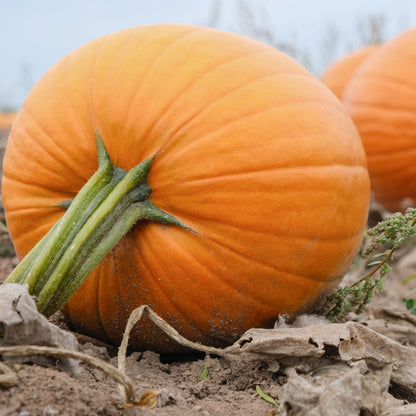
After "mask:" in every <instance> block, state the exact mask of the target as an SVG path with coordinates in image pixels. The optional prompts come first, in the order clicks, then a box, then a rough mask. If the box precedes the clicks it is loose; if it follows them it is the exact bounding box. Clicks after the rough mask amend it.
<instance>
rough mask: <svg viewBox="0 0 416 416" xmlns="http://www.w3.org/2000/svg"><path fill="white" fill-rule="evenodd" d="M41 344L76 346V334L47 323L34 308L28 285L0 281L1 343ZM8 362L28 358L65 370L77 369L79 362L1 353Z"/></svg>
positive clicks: (26, 359)
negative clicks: (0, 283) (8, 355)
mask: <svg viewBox="0 0 416 416" xmlns="http://www.w3.org/2000/svg"><path fill="white" fill-rule="evenodd" d="M13 345H41V346H49V347H59V348H65V349H68V350H73V351H74V350H76V349H77V346H78V343H77V340H76V338H75V336H74V335H73V334H72V333H70V332H68V331H64V330H62V329H60V328H58V327H57V326H56V325H54V324H52V323H50V322H49V321H48V320H47V319H46V318H45V317H44V316H43V315H41V314H40V313H39V312H38V311H37V309H36V304H35V301H34V300H33V298H32V297H31V296H30V295H29V293H28V290H27V287H25V286H22V285H19V284H14V283H8V284H2V285H0V346H13ZM4 360H7V361H11V362H14V363H16V362H22V361H23V362H31V363H36V364H40V365H54V366H55V365H58V366H60V367H61V368H62V369H64V370H65V371H67V372H70V373H75V372H77V371H78V362H77V361H75V360H73V359H70V358H64V359H61V360H60V361H58V362H57V360H56V359H55V358H49V357H47V356H39V355H31V356H24V357H6V356H5V357H4Z"/></svg>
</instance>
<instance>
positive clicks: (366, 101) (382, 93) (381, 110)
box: [344, 30, 416, 211]
mask: <svg viewBox="0 0 416 416" xmlns="http://www.w3.org/2000/svg"><path fill="white" fill-rule="evenodd" d="M415 74H416V30H411V31H408V32H406V33H403V34H402V35H401V36H399V37H397V38H396V39H394V40H393V41H391V42H389V43H387V44H386V45H384V46H383V47H381V48H379V50H377V51H376V52H375V53H374V54H372V55H371V56H370V57H369V58H368V59H367V60H366V61H365V62H364V63H363V64H362V65H361V66H360V68H359V69H358V70H357V72H356V74H355V75H354V77H353V79H352V80H351V82H350V84H349V85H348V87H347V88H346V91H345V94H344V103H345V105H346V108H347V110H348V112H349V113H350V114H351V116H352V118H353V120H354V122H355V125H356V126H357V128H358V130H359V132H360V135H361V138H362V140H363V143H364V148H365V150H366V153H367V159H368V168H369V172H370V177H371V184H372V188H373V190H374V195H375V198H376V200H377V201H378V202H380V203H381V204H382V205H384V206H385V207H386V208H387V209H388V210H390V211H401V210H403V209H404V208H405V207H407V206H415V204H416V163H415V161H416V78H415Z"/></svg>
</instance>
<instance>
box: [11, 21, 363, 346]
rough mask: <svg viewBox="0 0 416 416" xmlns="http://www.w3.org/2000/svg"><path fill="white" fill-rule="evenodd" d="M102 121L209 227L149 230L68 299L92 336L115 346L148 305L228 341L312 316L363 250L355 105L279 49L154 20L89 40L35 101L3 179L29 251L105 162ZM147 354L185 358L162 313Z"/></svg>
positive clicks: (174, 199)
mask: <svg viewBox="0 0 416 416" xmlns="http://www.w3.org/2000/svg"><path fill="white" fill-rule="evenodd" d="M96 128H97V129H98V131H99V132H100V134H101V136H102V138H103V140H104V143H105V145H106V147H107V149H108V150H109V154H110V156H111V159H112V160H113V162H114V163H115V164H116V165H117V166H120V167H122V168H123V169H129V168H131V167H132V166H134V165H135V164H137V163H139V162H141V161H142V160H144V159H145V158H148V157H151V156H153V155H154V154H155V153H157V157H156V159H155V161H154V162H153V165H152V168H151V171H150V174H149V178H148V183H149V185H150V186H151V188H152V190H153V191H152V193H151V195H150V199H151V201H153V203H154V204H155V205H157V206H158V207H159V208H161V209H163V210H165V211H167V212H169V213H170V214H172V215H174V216H175V217H177V218H179V219H180V220H182V221H184V222H185V223H186V224H187V225H188V226H190V227H192V228H193V229H194V230H195V232H194V233H191V232H189V231H187V230H185V229H182V228H179V227H174V226H161V225H160V224H155V223H148V222H147V223H139V224H137V225H136V226H135V227H134V228H133V229H132V230H131V231H130V232H129V233H128V234H127V236H126V237H125V238H124V239H123V240H122V241H121V242H120V243H119V244H118V245H117V246H116V248H115V249H114V250H113V251H112V253H111V254H110V255H108V256H107V257H106V259H105V260H104V261H103V263H102V264H101V265H100V266H98V267H97V268H96V269H95V270H94V272H93V273H92V274H91V275H90V276H89V278H88V279H87V280H86V281H85V283H84V284H83V285H82V286H81V288H80V289H79V290H78V291H77V293H76V294H75V295H74V296H73V297H72V298H71V299H70V301H69V302H68V304H67V305H66V308H65V311H66V315H67V317H68V319H69V320H70V321H71V323H72V324H73V325H74V327H75V328H77V329H78V330H80V331H82V332H86V333H88V334H90V335H92V336H95V337H98V338H100V339H103V340H106V341H109V342H113V343H116V344H117V343H119V342H120V339H121V336H122V333H123V330H124V327H125V323H126V320H127V318H128V316H129V313H130V312H131V311H132V309H133V308H135V307H137V306H139V305H141V304H148V305H150V306H151V307H152V308H153V309H154V310H155V311H156V312H157V313H158V314H160V315H161V316H162V317H163V318H165V319H166V320H167V321H168V322H170V323H171V324H172V325H173V326H174V327H175V328H176V329H177V330H178V331H179V332H180V333H182V334H183V335H184V336H186V337H189V338H190V339H193V340H197V341H200V342H203V343H207V344H211V345H224V344H227V343H230V342H232V341H233V340H235V339H236V338H237V337H238V336H239V335H241V334H242V333H243V332H244V331H245V330H247V329H249V328H251V327H257V326H270V325H272V324H273V322H274V320H275V319H276V318H277V316H278V315H279V314H280V313H288V314H289V315H292V316H293V315H294V314H296V313H298V312H299V311H302V310H306V309H307V308H308V307H311V305H312V304H313V303H314V302H315V301H316V300H317V298H318V297H319V296H320V295H321V294H323V293H324V292H326V291H327V290H329V289H330V288H332V287H334V285H336V284H337V282H338V281H339V279H340V278H341V276H342V275H343V274H344V273H345V272H346V270H347V269H348V267H349V265H350V263H351V261H352V259H353V258H354V256H355V254H356V252H357V250H358V248H359V245H360V242H361V238H362V231H363V228H364V226H365V223H366V218H367V209H368V199H369V178H368V173H367V169H366V160H365V154H364V151H363V148H362V144H361V141H360V139H359V136H358V133H357V131H356V129H355V127H354V125H353V123H352V121H351V119H350V117H349V115H348V113H347V112H346V110H345V109H344V107H343V106H342V104H341V103H340V102H339V101H338V100H337V99H336V98H335V97H334V96H333V95H332V94H330V93H329V92H328V90H327V88H326V87H325V86H324V85H323V84H322V83H321V82H320V81H319V80H318V79H317V78H315V77H314V76H312V75H311V74H310V73H309V72H307V71H306V70H305V69H304V68H303V67H301V66H300V65H299V64H297V63H296V62H294V61H293V60H292V59H290V58H288V57H287V56H286V55H284V54H282V53H280V52H279V51H277V50H275V49H274V48H272V47H269V46H266V45H263V44H261V43H259V42H257V41H254V40H252V39H249V38H246V37H242V36H240V35H236V34H231V33H225V32H221V31H217V30H213V29H207V28H201V27H194V26H185V25H156V26H148V27H139V28H133V29H129V30H125V31H121V32H119V33H114V34H110V35H108V36H104V37H102V38H100V39H97V40H94V41H92V42H90V43H88V44H86V45H85V46H83V47H81V48H80V49H78V50H76V51H74V52H73V53H70V54H69V55H68V56H66V57H65V58H63V59H62V60H61V61H60V62H58V63H57V64H56V65H55V66H54V67H53V68H52V69H51V70H50V71H49V72H48V73H47V74H46V75H44V77H43V78H42V79H41V80H40V81H39V82H38V83H37V85H36V86H35V87H34V88H33V90H32V91H31V92H30V94H29V96H28V97H27V99H26V101H25V103H24V105H23V108H22V110H21V111H20V113H19V114H18V116H17V119H16V122H15V125H14V128H13V131H12V134H11V138H10V142H9V145H8V148H7V151H6V159H5V169H4V170H5V177H4V180H3V197H4V202H5V206H6V211H7V223H8V226H9V229H10V234H11V236H12V239H13V241H14V243H15V246H16V250H17V252H18V254H19V256H20V257H22V256H24V255H25V254H26V253H27V252H28V251H29V250H30V249H31V248H32V246H33V245H34V244H35V243H36V242H37V241H38V240H39V239H40V238H41V237H42V236H43V235H44V234H45V233H46V232H47V231H48V230H49V229H50V227H51V226H52V225H53V224H54V223H55V222H56V221H57V220H58V218H60V217H61V215H62V213H63V212H62V209H60V208H58V207H57V205H56V204H57V203H58V202H60V201H61V200H64V199H68V198H71V197H72V196H74V195H75V194H76V193H77V192H78V190H79V189H80V188H81V187H82V186H83V184H84V183H85V182H86V181H87V179H88V178H89V177H91V175H92V174H93V172H94V171H95V170H96V169H97V153H96V152H97V151H96V145H95V139H94V130H95V129H96ZM131 345H132V346H133V347H135V348H152V349H156V350H159V351H163V350H168V349H169V348H172V349H175V346H173V345H170V344H169V343H168V342H167V341H166V338H165V337H164V336H162V335H161V334H160V332H159V330H158V329H156V328H155V327H153V325H152V324H151V323H149V322H148V321H146V320H144V321H143V322H141V323H139V325H138V326H137V328H136V329H135V332H134V334H133V335H132V338H131Z"/></svg>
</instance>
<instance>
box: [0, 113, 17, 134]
mask: <svg viewBox="0 0 416 416" xmlns="http://www.w3.org/2000/svg"><path fill="white" fill-rule="evenodd" d="M15 117H16V113H15V112H1V111H0V130H9V129H10V127H11V126H12V124H13V120H14V118H15Z"/></svg>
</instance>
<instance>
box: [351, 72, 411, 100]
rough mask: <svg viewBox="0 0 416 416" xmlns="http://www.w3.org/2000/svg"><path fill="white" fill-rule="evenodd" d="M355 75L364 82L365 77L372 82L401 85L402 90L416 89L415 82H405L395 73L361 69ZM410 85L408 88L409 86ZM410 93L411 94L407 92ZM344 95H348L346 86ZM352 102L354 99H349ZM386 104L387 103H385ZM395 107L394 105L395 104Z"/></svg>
mask: <svg viewBox="0 0 416 416" xmlns="http://www.w3.org/2000/svg"><path fill="white" fill-rule="evenodd" d="M357 77H359V79H360V82H363V81H364V82H365V80H366V78H368V79H370V80H371V81H372V82H373V83H381V84H385V83H388V84H393V86H394V87H395V88H396V87H398V86H399V87H400V88H402V87H403V91H405V92H407V93H409V90H411V91H414V90H416V84H412V83H410V82H407V80H403V79H401V78H400V77H398V76H397V74H395V76H391V75H387V74H380V73H378V72H367V71H364V70H363V71H362V72H359V73H358V74H357ZM409 87H410V88H409ZM409 95H411V94H409ZM346 97H348V88H347V90H346ZM350 102H351V103H353V102H354V101H350ZM386 104H387V103H386ZM395 107H396V106H395Z"/></svg>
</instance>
